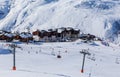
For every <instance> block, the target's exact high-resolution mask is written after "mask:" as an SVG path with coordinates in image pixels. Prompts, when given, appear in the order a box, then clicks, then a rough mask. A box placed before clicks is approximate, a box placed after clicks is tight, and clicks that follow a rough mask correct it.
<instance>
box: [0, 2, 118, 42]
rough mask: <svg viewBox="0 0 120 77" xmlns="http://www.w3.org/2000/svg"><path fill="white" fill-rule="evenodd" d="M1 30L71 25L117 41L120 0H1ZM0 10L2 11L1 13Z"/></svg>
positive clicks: (32, 29) (21, 30)
mask: <svg viewBox="0 0 120 77" xmlns="http://www.w3.org/2000/svg"><path fill="white" fill-rule="evenodd" d="M0 3H4V6H2V4H0V5H1V6H0V18H1V20H0V30H9V31H13V32H14V31H19V32H23V31H26V30H27V29H28V28H30V30H31V31H34V30H36V29H40V30H42V29H50V28H60V27H73V28H78V29H80V30H81V31H82V32H83V33H91V34H94V35H96V36H99V37H101V38H104V39H109V41H114V42H116V43H118V42H119V40H118V32H119V30H120V14H119V13H120V10H119V9H120V0H2V1H0ZM1 12H2V13H1Z"/></svg>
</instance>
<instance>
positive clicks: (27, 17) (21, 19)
mask: <svg viewBox="0 0 120 77" xmlns="http://www.w3.org/2000/svg"><path fill="white" fill-rule="evenodd" d="M119 9H120V0H0V13H1V14H0V30H7V31H12V32H26V31H28V29H30V31H31V32H32V31H36V30H42V31H43V30H48V29H56V28H62V27H66V28H67V27H69V28H71V27H72V28H74V29H76V28H77V29H80V31H82V33H86V34H87V33H90V34H93V35H96V36H98V37H101V38H102V39H107V40H105V43H109V41H112V42H114V43H116V44H117V45H116V44H113V43H109V46H105V45H103V43H101V42H100V41H95V42H89V43H83V42H82V41H81V40H77V41H75V42H52V43H44V42H38V43H35V44H34V43H28V44H26V43H21V42H17V45H18V46H19V47H21V48H16V67H17V70H12V67H13V54H11V52H10V50H13V49H11V48H10V47H9V45H8V44H9V43H4V42H0V76H1V77H8V76H9V77H27V76H28V77H40V76H41V77H120V73H119V71H120V69H119V68H120V65H119V64H120V55H119V54H120V52H119V49H120V47H119V43H120V40H119V38H120V37H118V35H117V33H118V32H119V30H120V27H119V26H120V10H119ZM3 13H4V14H3ZM22 36H23V37H24V35H22ZM30 36H31V35H30ZM37 40H38V39H37ZM82 49H87V50H88V51H89V52H90V53H91V55H90V56H88V55H87V56H86V61H85V67H84V69H85V70H84V73H81V72H80V71H81V66H82V59H83V55H82V54H80V51H82ZM59 52H60V54H61V56H62V58H60V59H59V58H57V55H58V54H59Z"/></svg>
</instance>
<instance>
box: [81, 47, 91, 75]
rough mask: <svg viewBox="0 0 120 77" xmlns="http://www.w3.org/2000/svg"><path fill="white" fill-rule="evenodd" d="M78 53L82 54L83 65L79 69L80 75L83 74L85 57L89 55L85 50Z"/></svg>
mask: <svg viewBox="0 0 120 77" xmlns="http://www.w3.org/2000/svg"><path fill="white" fill-rule="evenodd" d="M80 53H81V54H83V63H82V69H81V73H83V72H84V64H85V56H86V55H90V53H89V52H88V50H86V49H83V50H82V51H81V52H80Z"/></svg>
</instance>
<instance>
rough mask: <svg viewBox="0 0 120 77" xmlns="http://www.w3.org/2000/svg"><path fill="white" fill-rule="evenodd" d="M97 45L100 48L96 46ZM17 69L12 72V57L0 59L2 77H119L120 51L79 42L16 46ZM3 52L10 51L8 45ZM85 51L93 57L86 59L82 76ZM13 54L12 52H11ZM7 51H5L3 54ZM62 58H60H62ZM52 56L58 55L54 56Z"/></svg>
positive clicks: (98, 43) (2, 55)
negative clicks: (81, 52)
mask: <svg viewBox="0 0 120 77" xmlns="http://www.w3.org/2000/svg"><path fill="white" fill-rule="evenodd" d="M96 44H97V45H96ZM17 45H18V46H19V47H21V48H16V67H17V70H12V64H13V55H12V54H1V55H0V62H1V63H0V67H1V68H0V74H1V76H2V77H8V76H10V77H21V76H22V77H27V76H29V77H39V76H42V77H88V76H89V75H90V74H91V76H90V77H119V76H120V73H119V71H120V69H119V68H120V65H119V62H120V57H119V53H120V52H119V47H118V46H115V45H112V44H110V46H109V47H107V46H104V45H102V43H100V42H97V41H96V42H94V44H86V43H82V42H81V40H78V41H76V42H66V43H65V42H62V43H42V42H41V43H38V44H30V43H29V44H24V43H17ZM0 47H1V49H10V47H8V46H7V45H6V43H0ZM82 49H88V50H89V52H90V53H91V55H90V56H88V55H87V56H86V60H85V66H84V73H81V72H80V70H81V67H82V59H83V55H82V54H80V51H81V50H82ZM11 50H12V49H11ZM3 51H4V50H3ZM59 51H60V55H61V56H62V58H60V59H59V58H57V55H58V54H59ZM53 53H54V54H55V55H53Z"/></svg>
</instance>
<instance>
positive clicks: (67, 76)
mask: <svg viewBox="0 0 120 77" xmlns="http://www.w3.org/2000/svg"><path fill="white" fill-rule="evenodd" d="M17 71H24V72H31V73H42V74H49V75H56V76H60V77H71V76H69V75H64V74H54V73H47V72H38V71H30V70H22V69H19V70H17Z"/></svg>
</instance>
